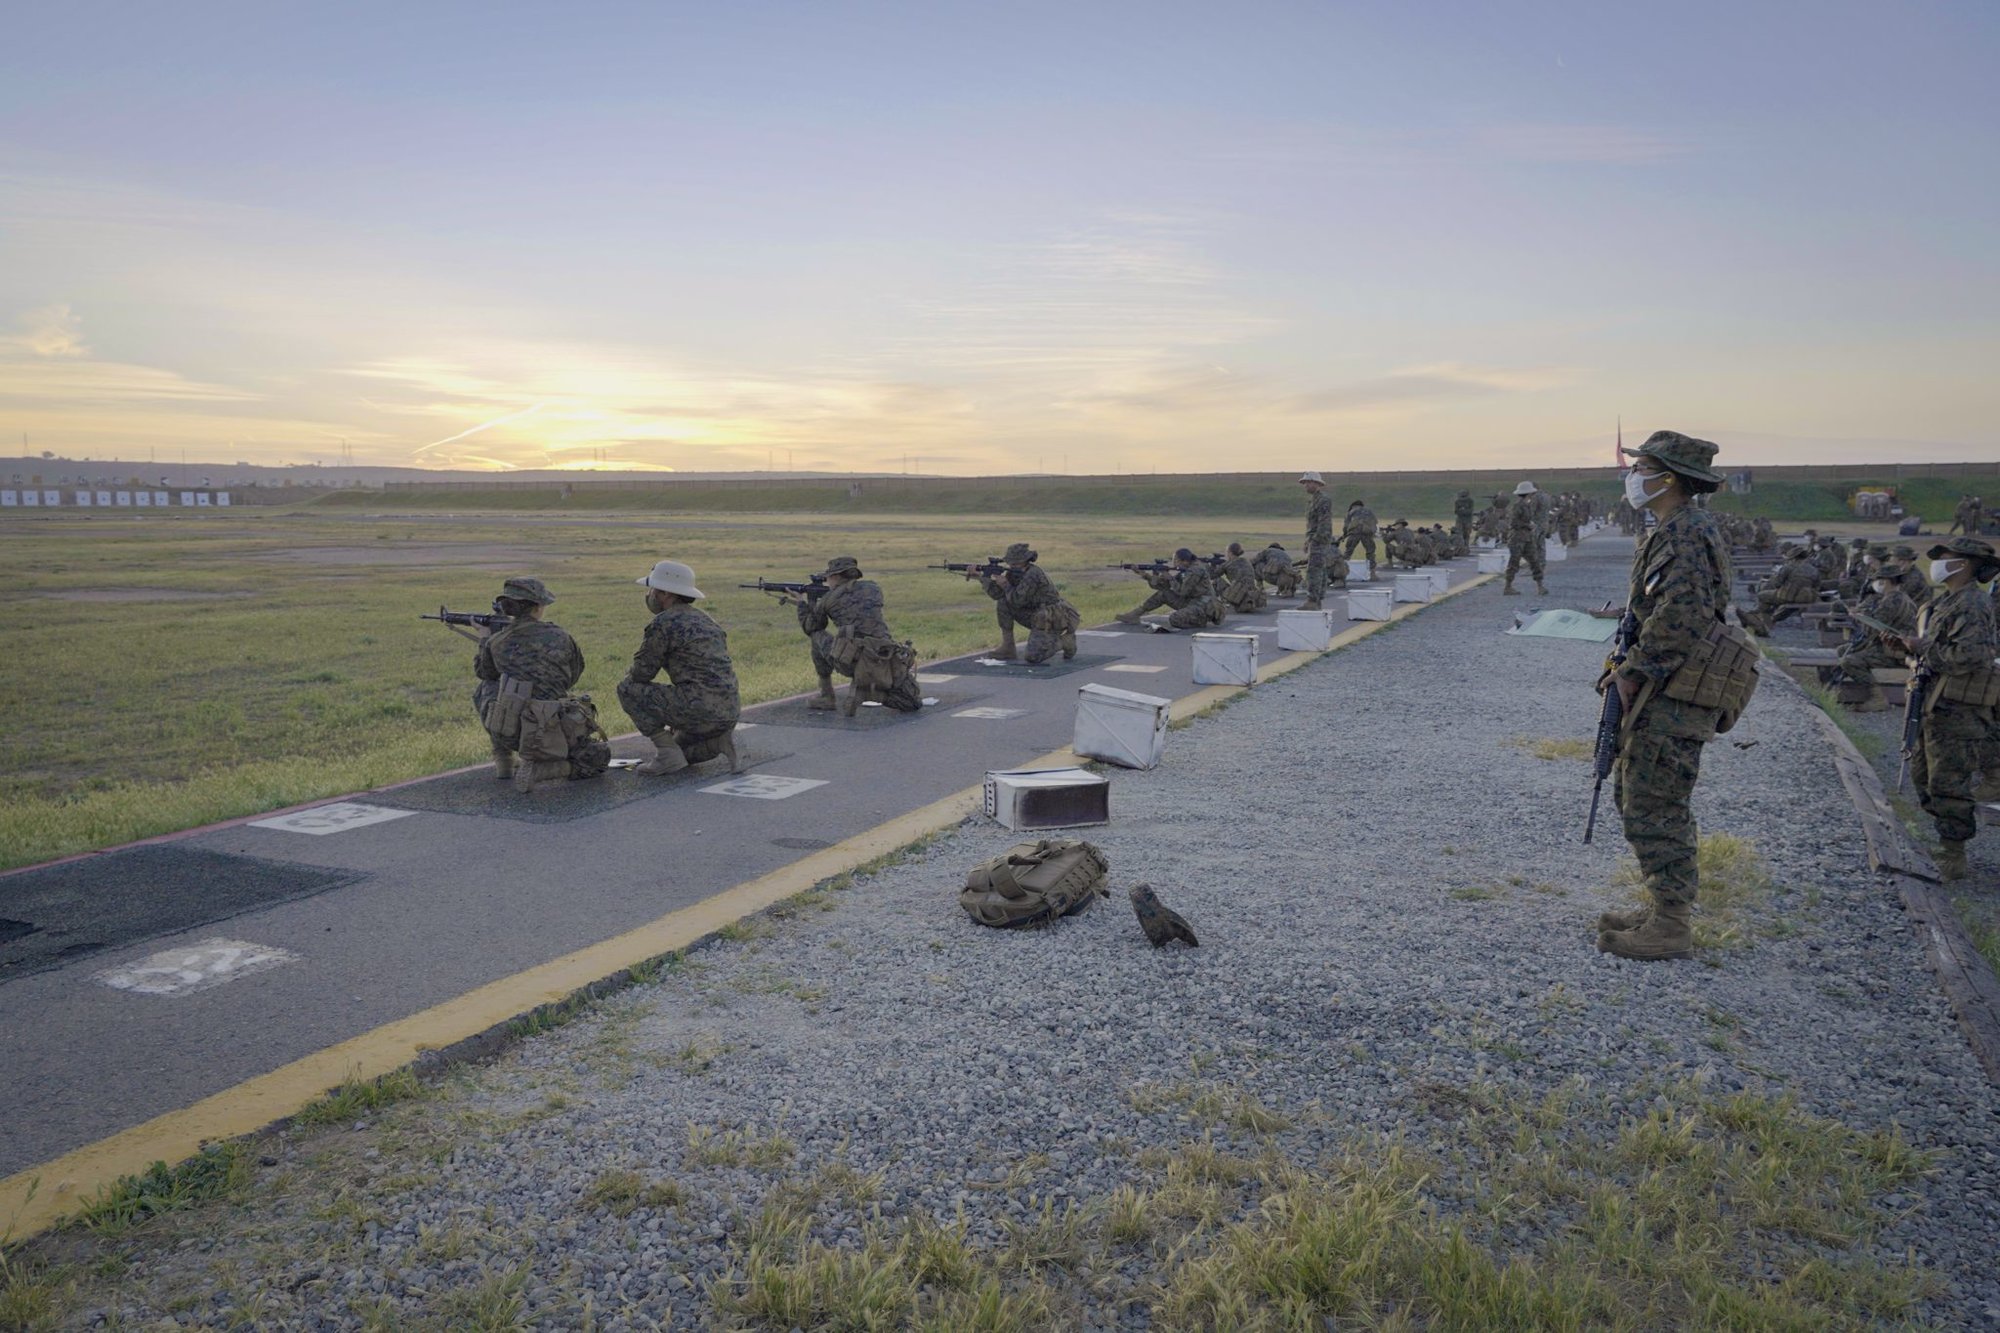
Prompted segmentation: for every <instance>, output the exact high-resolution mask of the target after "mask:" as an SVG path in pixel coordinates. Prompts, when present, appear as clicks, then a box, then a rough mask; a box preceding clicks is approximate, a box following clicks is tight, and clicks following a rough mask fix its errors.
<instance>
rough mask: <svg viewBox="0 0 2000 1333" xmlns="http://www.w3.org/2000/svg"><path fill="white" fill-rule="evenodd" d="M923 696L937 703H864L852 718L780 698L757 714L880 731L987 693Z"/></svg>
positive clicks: (778, 720) (778, 721)
mask: <svg viewBox="0 0 2000 1333" xmlns="http://www.w3.org/2000/svg"><path fill="white" fill-rule="evenodd" d="M960 679H961V680H962V679H963V678H962V677H961V678H960ZM919 683H920V684H921V682H919ZM847 690H848V687H847V686H845V685H842V686H841V687H840V688H839V690H838V691H837V693H838V694H839V696H840V701H841V706H842V707H843V708H844V707H845V706H846V704H847ZM924 697H925V698H926V699H935V700H937V702H936V703H934V704H927V705H925V706H924V707H922V708H919V709H917V710H916V711H915V712H912V713H901V712H898V711H896V710H895V709H893V708H888V707H880V708H870V707H869V706H868V705H866V704H863V705H862V706H861V707H859V708H857V709H855V710H854V716H853V717H848V716H846V715H845V714H843V713H842V712H841V711H840V709H838V708H834V709H827V708H808V707H806V701H805V700H804V699H783V700H780V701H779V702H777V703H774V704H769V705H766V706H765V707H764V708H763V709H760V710H759V711H758V714H757V717H758V720H759V721H760V722H761V723H762V724H763V725H764V726H767V727H811V728H813V729H814V730H816V731H882V730H886V729H888V728H891V727H902V726H909V725H911V724H913V723H917V722H922V721H924V720H925V719H926V718H931V717H938V716H942V715H943V714H945V713H949V712H950V711H951V710H952V709H954V708H964V707H965V706H966V705H968V704H972V703H976V702H978V701H980V700H983V699H984V698H985V697H986V695H985V693H984V692H983V691H982V692H974V691H971V690H964V689H949V690H946V689H932V688H930V687H928V686H926V687H925V689H924ZM736 744H737V745H738V746H739V747H740V746H741V745H742V744H743V742H742V740H741V739H740V738H739V739H738V740H737V742H736Z"/></svg>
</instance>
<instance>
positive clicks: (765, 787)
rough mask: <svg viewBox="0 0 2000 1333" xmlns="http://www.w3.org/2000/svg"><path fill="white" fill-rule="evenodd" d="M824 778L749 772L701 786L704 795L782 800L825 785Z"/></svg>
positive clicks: (755, 799) (756, 799)
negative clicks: (783, 776) (724, 780)
mask: <svg viewBox="0 0 2000 1333" xmlns="http://www.w3.org/2000/svg"><path fill="white" fill-rule="evenodd" d="M825 785H826V780H825V779H823V778H781V777H779V776H777V775H776V774H774V773H748V774H744V775H743V776H741V777H734V778H731V779H729V780H728V781H727V782H718V783H716V784H715V785H714V786H712V787H703V788H701V789H700V790H701V793H702V794H703V795H704V796H742V797H745V798H746V799H749V800H752V801H782V800H784V799H786V798H787V797H791V796H797V795H798V794H799V793H800V792H802V791H811V790H812V789H813V788H814V787H824V786H825Z"/></svg>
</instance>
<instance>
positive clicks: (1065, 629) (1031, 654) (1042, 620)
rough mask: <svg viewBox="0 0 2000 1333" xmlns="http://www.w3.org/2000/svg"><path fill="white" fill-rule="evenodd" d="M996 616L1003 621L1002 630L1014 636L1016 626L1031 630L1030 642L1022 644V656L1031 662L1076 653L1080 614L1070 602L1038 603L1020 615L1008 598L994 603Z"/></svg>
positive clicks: (1032, 664)
mask: <svg viewBox="0 0 2000 1333" xmlns="http://www.w3.org/2000/svg"><path fill="white" fill-rule="evenodd" d="M993 618H994V619H995V620H997V621H999V622H1000V632H1001V633H1002V634H1003V635H1007V636H1010V637H1011V636H1012V635H1013V633H1014V628H1015V626H1017V625H1018V626H1019V627H1020V628H1022V629H1024V630H1026V631H1028V642H1027V643H1026V644H1024V645H1023V646H1022V648H1021V660H1022V661H1023V662H1026V663H1027V664H1028V665H1029V666H1034V665H1036V664H1037V663H1041V662H1046V661H1048V660H1049V659H1050V658H1051V657H1054V656H1055V655H1056V654H1057V653H1061V654H1062V655H1063V659H1064V660H1065V661H1067V660H1068V659H1070V658H1072V657H1075V656H1076V626H1077V624H1078V621H1079V619H1080V618H1079V617H1078V616H1077V614H1076V609H1075V608H1074V607H1072V606H1071V605H1070V604H1069V603H1068V602H1062V603H1060V604H1058V605H1056V606H1054V607H1038V608H1037V609H1035V610H1033V611H1030V612H1028V613H1027V614H1026V615H1020V614H1018V613H1016V612H1015V610H1014V608H1013V607H1011V606H1009V605H1007V603H1005V602H995V603H994V604H993Z"/></svg>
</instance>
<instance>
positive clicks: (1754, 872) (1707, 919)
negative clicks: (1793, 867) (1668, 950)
mask: <svg viewBox="0 0 2000 1333" xmlns="http://www.w3.org/2000/svg"><path fill="white" fill-rule="evenodd" d="M1696 872H1697V874H1698V875H1699V876H1700V881H1701V896H1700V898H1699V900H1698V902H1697V905H1696V907H1695V913H1694V943H1695V947H1696V948H1698V949H1735V948H1742V947H1744V946H1746V945H1748V944H1750V943H1751V942H1752V940H1753V939H1754V938H1756V937H1758V936H1766V937H1769V936H1775V935H1785V934H1789V933H1790V931H1791V929H1792V927H1791V926H1790V924H1789V923H1788V922H1785V921H1782V920H1780V919H1778V918H1775V917H1772V916H1770V915H1769V914H1768V913H1767V912H1766V910H1765V909H1766V908H1768V907H1769V905H1770V901H1771V890H1772V884H1771V868H1770V866H1769V865H1768V864H1767V863H1766V862H1765V860H1764V856H1763V853H1761V852H1759V851H1758V850H1757V847H1756V844H1754V843H1752V842H1751V841H1750V840H1749V839H1747V838H1739V837H1737V836H1735V835H1734V834H1730V833H1704V834H1703V835H1702V837H1701V842H1700V847H1699V851H1698V853H1697V861H1696ZM1613 883H1615V884H1617V885H1619V886H1620V887H1622V888H1625V889H1627V890H1630V891H1631V893H1632V898H1633V900H1634V901H1635V902H1642V901H1644V895H1643V892H1642V890H1643V886H1644V884H1645V879H1644V877H1643V876H1642V875H1640V873H1639V867H1638V864H1637V863H1636V862H1634V861H1629V860H1628V861H1624V862H1621V863H1620V865H1619V867H1618V873H1617V875H1616V876H1615V877H1614V879H1613Z"/></svg>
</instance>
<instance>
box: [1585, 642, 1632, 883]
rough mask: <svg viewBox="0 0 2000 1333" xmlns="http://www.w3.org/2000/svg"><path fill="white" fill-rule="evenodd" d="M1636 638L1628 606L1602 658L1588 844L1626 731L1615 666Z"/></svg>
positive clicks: (1621, 660)
mask: <svg viewBox="0 0 2000 1333" xmlns="http://www.w3.org/2000/svg"><path fill="white" fill-rule="evenodd" d="M1638 637H1639V617H1637V616H1635V615H1633V614H1632V609H1631V608H1630V607H1627V608H1626V609H1625V614H1624V616H1623V617H1622V618H1620V620H1619V621H1618V634H1617V637H1615V638H1614V639H1613V640H1612V641H1611V653H1610V655H1609V656H1608V657H1606V658H1605V659H1604V676H1603V679H1602V680H1601V681H1600V682H1599V685H1600V687H1601V688H1602V690H1603V693H1604V711H1603V712H1601V713H1599V714H1598V716H1597V748H1596V750H1595V751H1594V752H1593V753H1592V754H1591V765H1590V766H1591V771H1592V772H1593V773H1594V774H1595V775H1596V777H1597V784H1596V785H1595V786H1593V787H1592V788H1591V789H1590V817H1589V818H1588V819H1586V820H1585V821H1584V823H1583V840H1584V842H1585V843H1589V841H1590V838H1591V835H1592V834H1594V833H1595V832H1596V831H1597V803H1598V802H1599V801H1600V800H1602V799H1603V798H1604V779H1606V778H1608V777H1610V776H1611V766H1612V765H1613V764H1615V763H1617V762H1618V744H1619V742H1620V740H1622V739H1623V732H1624V730H1625V697H1624V696H1623V695H1621V694H1619V693H1618V668H1619V667H1621V666H1624V665H1625V659H1626V658H1627V657H1630V656H1631V655H1632V644H1633V641H1634V640H1636V639H1637V638H1638Z"/></svg>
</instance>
